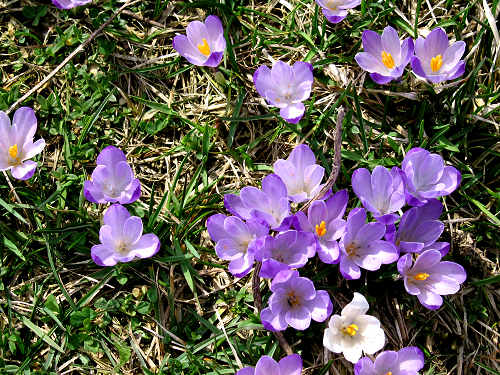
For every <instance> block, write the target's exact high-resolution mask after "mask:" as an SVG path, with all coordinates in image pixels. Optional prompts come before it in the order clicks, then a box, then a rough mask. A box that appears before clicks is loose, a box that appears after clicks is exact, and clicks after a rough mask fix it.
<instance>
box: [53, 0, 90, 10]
mask: <svg viewBox="0 0 500 375" xmlns="http://www.w3.org/2000/svg"><path fill="white" fill-rule="evenodd" d="M90 2H92V0H52V4H54V5H55V6H56V7H57V8H59V9H71V8H75V7H79V6H81V5H85V4H88V3H90Z"/></svg>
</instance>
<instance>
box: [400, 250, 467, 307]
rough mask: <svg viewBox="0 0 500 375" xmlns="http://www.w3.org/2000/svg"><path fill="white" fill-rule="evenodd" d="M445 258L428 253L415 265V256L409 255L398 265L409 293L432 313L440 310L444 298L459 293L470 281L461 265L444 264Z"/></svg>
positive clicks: (434, 253) (436, 251) (422, 255)
mask: <svg viewBox="0 0 500 375" xmlns="http://www.w3.org/2000/svg"><path fill="white" fill-rule="evenodd" d="M441 257H442V255H441V253H440V252H439V251H438V250H426V251H424V252H423V253H421V254H420V255H419V256H418V258H417V260H416V261H415V263H414V264H413V259H412V254H405V255H403V256H402V257H401V258H400V259H399V261H398V271H399V273H400V274H401V275H402V276H403V279H404V283H405V289H406V291H407V292H408V293H410V294H411V295H414V296H417V298H418V300H419V301H420V303H421V304H422V305H424V306H425V307H426V308H428V309H431V310H437V309H439V308H440V307H441V305H442V304H443V298H442V297H441V296H444V295H448V294H454V293H456V292H458V291H459V289H460V284H462V283H463V282H464V281H465V279H466V278H467V275H466V273H465V270H464V268H463V267H462V266H461V265H460V264H457V263H454V262H441Z"/></svg>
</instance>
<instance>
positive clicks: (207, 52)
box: [198, 38, 210, 56]
mask: <svg viewBox="0 0 500 375" xmlns="http://www.w3.org/2000/svg"><path fill="white" fill-rule="evenodd" d="M198 51H200V52H201V53H202V54H204V55H205V56H208V55H210V46H209V45H208V43H207V40H206V39H205V38H203V44H198Z"/></svg>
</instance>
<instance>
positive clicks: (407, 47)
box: [399, 38, 415, 68]
mask: <svg viewBox="0 0 500 375" xmlns="http://www.w3.org/2000/svg"><path fill="white" fill-rule="evenodd" d="M414 50H415V47H414V44H413V39H412V38H406V39H405V40H403V43H402V44H401V61H400V63H399V64H400V65H399V66H401V67H403V68H405V67H406V65H408V63H409V62H410V60H411V58H412V56H413V54H414Z"/></svg>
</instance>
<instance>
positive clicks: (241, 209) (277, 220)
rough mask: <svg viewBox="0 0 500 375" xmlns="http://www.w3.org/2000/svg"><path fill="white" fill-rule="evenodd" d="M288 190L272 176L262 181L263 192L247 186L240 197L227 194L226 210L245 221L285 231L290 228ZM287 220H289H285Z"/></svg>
mask: <svg viewBox="0 0 500 375" xmlns="http://www.w3.org/2000/svg"><path fill="white" fill-rule="evenodd" d="M287 197H288V195H287V189H286V186H285V184H284V183H283V181H282V180H281V178H280V177H279V176H278V175H276V174H270V175H267V176H266V177H264V179H263V180H262V190H260V189H257V188H256V187H253V186H246V187H244V188H243V189H241V191H240V196H237V195H234V194H226V195H225V196H224V205H225V207H226V209H227V210H228V211H229V212H230V213H232V214H233V215H236V216H238V217H240V218H242V219H244V220H249V219H255V220H260V221H261V222H263V223H266V224H267V225H269V226H270V227H271V229H273V230H285V229H288V228H289V227H290V223H289V222H290V219H287V218H288V217H289V216H290V203H289V202H288V198H287ZM285 219H287V220H285Z"/></svg>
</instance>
